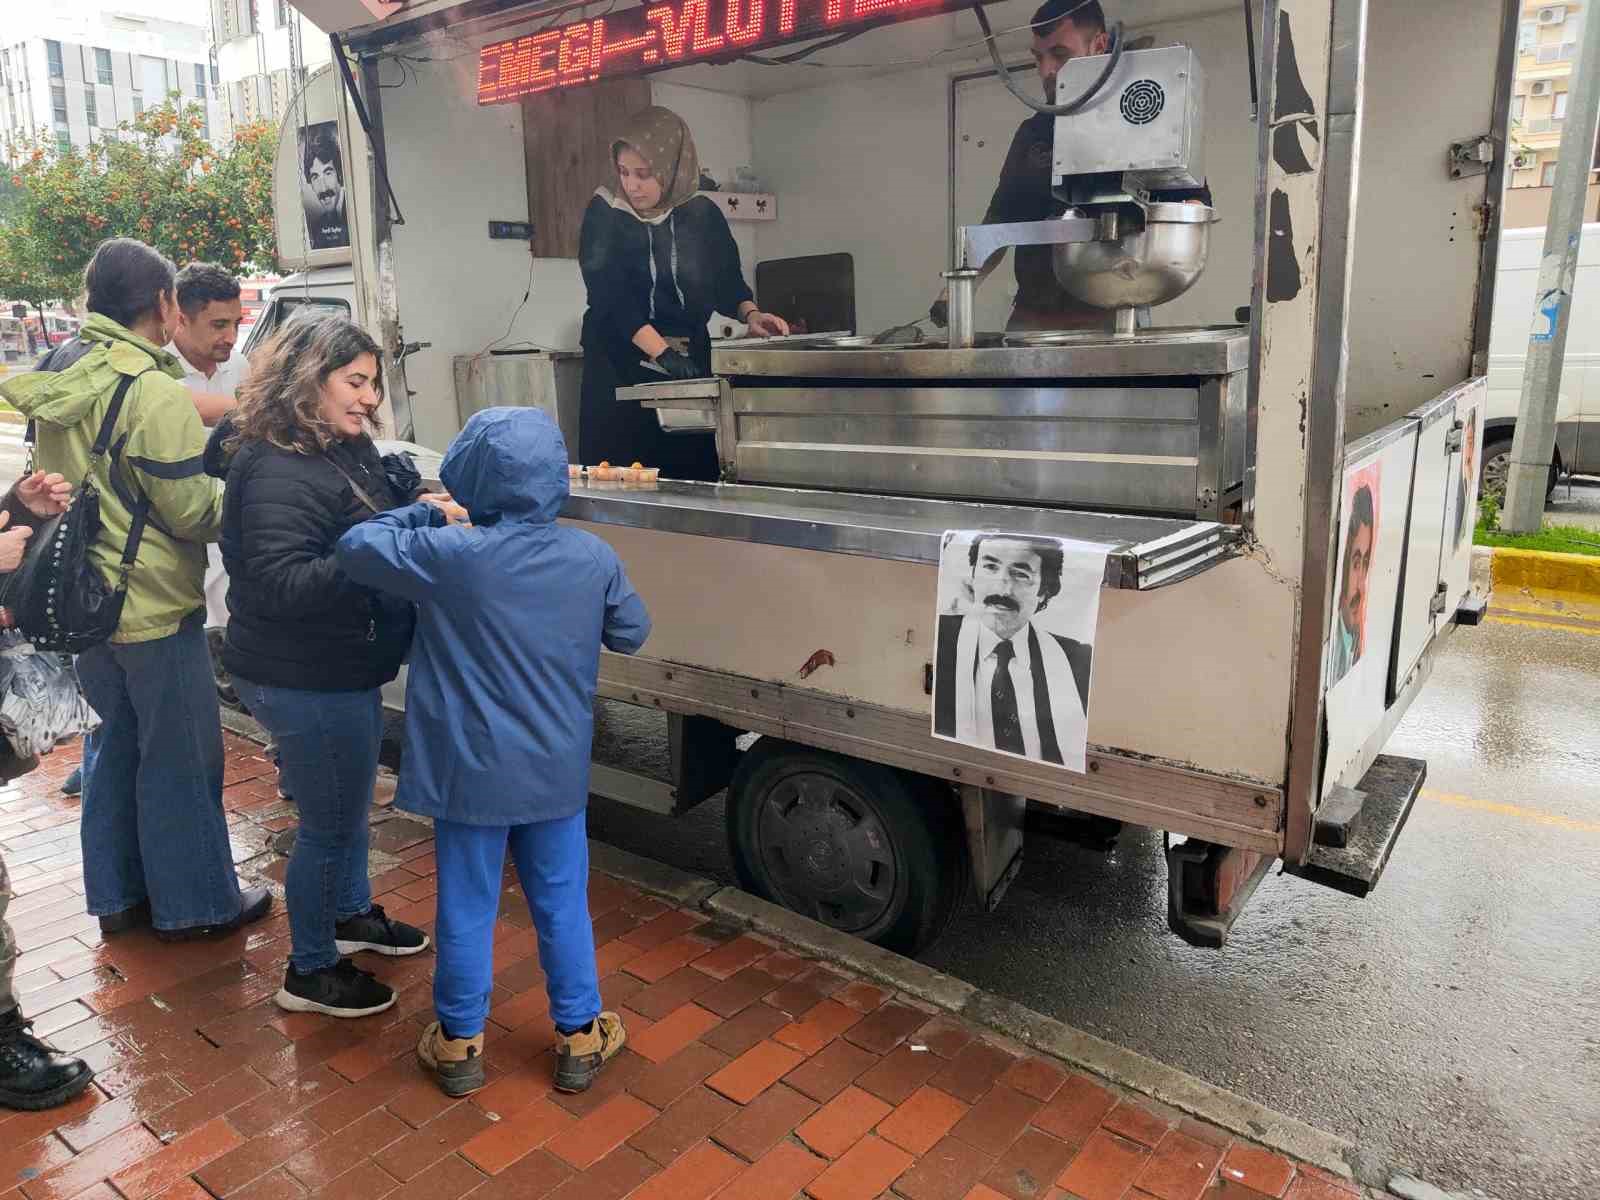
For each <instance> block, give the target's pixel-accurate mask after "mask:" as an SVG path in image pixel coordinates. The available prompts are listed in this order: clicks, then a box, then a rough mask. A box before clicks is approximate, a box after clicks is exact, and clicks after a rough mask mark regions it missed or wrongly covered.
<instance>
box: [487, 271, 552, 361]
mask: <svg viewBox="0 0 1600 1200" xmlns="http://www.w3.org/2000/svg"><path fill="white" fill-rule="evenodd" d="M537 262H538V260H537V259H535V258H534V257H533V251H532V249H531V248H530V249H529V251H528V287H527V290H526V291H524V292H523V293H522V303H521V304H518V305H517V307H516V309H515V311H513V312H512V314H511V320H509V321H507V322H506V331H505V332H504V333H502V334H501V335H500V336H499V337H497V338H495V340H494V341H492V342H490V343H489V344H488V345H487V346H485V347H484V348H483V349H482V350H479V351H478V352H477V353H476V354H474V355H473V356H472V361H473V362H477V361H478V360H479V359H480V358H483V357H484V356H485V355H487V354H488V353H489V351H491V350H493V349H494V348H495V347H496V346H498V345H499V344H500V343H501V342H503V341H505V340H506V339H507V338H508V337H510V336H511V331H512V330H513V329H514V328H516V324H517V318H518V317H520V316H521V315H522V310H523V309H524V308H526V307H527V306H528V297H530V296H532V295H533V268H534V266H535V264H536V263H537Z"/></svg>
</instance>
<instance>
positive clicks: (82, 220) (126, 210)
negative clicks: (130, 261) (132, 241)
mask: <svg viewBox="0 0 1600 1200" xmlns="http://www.w3.org/2000/svg"><path fill="white" fill-rule="evenodd" d="M275 149H276V137H275V134H274V131H273V130H272V128H271V127H270V126H268V125H267V124H266V123H264V122H257V123H254V124H249V125H243V126H239V127H237V128H235V129H234V132H233V138H232V140H231V141H230V142H229V143H228V144H226V145H221V146H219V145H217V144H214V143H213V142H211V141H210V140H208V139H207V138H206V137H205V120H204V116H203V113H202V110H201V109H200V107H199V105H197V104H194V103H189V104H182V103H181V100H180V97H178V96H177V95H174V96H172V97H171V98H170V99H168V100H167V102H166V103H164V104H161V105H159V106H157V107H153V108H149V109H146V110H145V111H144V112H143V113H141V114H140V115H139V116H137V117H135V118H134V119H133V120H132V121H127V122H124V123H123V124H122V125H120V126H118V128H117V131H116V133H115V134H112V135H108V136H106V137H105V138H103V139H102V140H100V141H97V142H95V143H93V144H92V145H90V146H89V147H87V148H84V149H80V148H77V147H72V148H69V149H67V150H65V151H62V150H61V149H59V148H58V147H57V146H56V145H55V143H54V142H53V141H51V140H49V139H45V138H38V139H34V140H30V141H27V142H24V143H21V144H17V143H12V144H10V145H7V146H6V147H4V151H5V155H4V156H5V158H6V159H7V160H8V164H9V166H8V167H7V166H5V165H0V169H8V170H9V182H10V183H11V184H12V185H13V189H14V191H13V196H12V200H13V202H12V204H11V205H10V209H9V212H8V213H7V214H6V215H4V216H0V297H4V298H6V299H14V300H25V301H33V302H35V303H38V302H39V301H40V300H65V299H71V298H72V297H73V296H75V295H76V293H77V291H78V283H77V281H78V280H79V279H80V278H81V276H82V274H83V268H84V267H85V266H86V265H87V264H88V261H89V257H90V256H91V255H92V254H93V253H94V249H95V247H96V246H98V245H99V244H100V243H101V242H103V241H104V240H105V239H106V238H111V237H132V238H138V239H139V240H140V241H142V242H147V243H149V244H150V245H152V246H154V247H155V248H156V249H158V250H160V251H161V253H163V254H165V255H166V256H167V257H168V258H171V259H172V260H173V261H174V262H176V263H178V264H179V265H180V266H181V265H182V264H184V263H188V262H194V261H204V262H215V263H220V264H221V265H223V266H225V267H229V268H232V269H234V270H243V269H244V268H246V267H247V266H254V267H261V268H270V267H271V266H272V265H273V263H274V261H275V259H276V256H277V249H276V239H275V237H274V233H273V227H272V161H273V155H274V152H275Z"/></svg>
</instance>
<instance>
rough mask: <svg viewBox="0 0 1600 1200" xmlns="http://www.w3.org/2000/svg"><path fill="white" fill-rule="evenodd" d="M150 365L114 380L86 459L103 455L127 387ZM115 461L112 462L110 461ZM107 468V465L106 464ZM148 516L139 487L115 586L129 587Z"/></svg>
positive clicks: (147, 505)
mask: <svg viewBox="0 0 1600 1200" xmlns="http://www.w3.org/2000/svg"><path fill="white" fill-rule="evenodd" d="M151 369H152V368H149V367H146V368H145V370H144V371H140V372H139V374H138V375H124V376H123V377H122V382H120V383H119V384H117V390H116V391H115V392H113V393H111V403H110V405H108V406H107V408H106V416H105V420H103V421H101V422H100V433H99V434H98V436H96V437H95V439H94V445H93V446H91V447H90V448H89V461H90V462H91V463H93V462H94V461H95V459H97V458H103V457H104V456H105V453H106V451H107V450H108V449H109V448H110V446H111V439H112V438H113V437H115V436H116V432H117V418H118V417H120V416H121V415H122V405H123V401H125V400H126V399H127V398H128V390H129V389H130V388H132V387H133V385H134V384H135V383H136V382H138V380H139V379H140V378H141V377H142V376H143V375H144V374H145V373H146V372H147V371H149V370H151ZM113 465H114V464H113ZM108 470H109V468H108ZM149 519H150V497H149V496H146V495H145V494H144V492H143V490H142V489H141V490H140V491H139V495H138V499H136V500H135V501H134V502H133V505H132V507H131V508H130V509H129V521H128V542H127V544H126V545H125V546H123V548H122V562H121V564H120V566H119V568H118V578H117V590H118V591H119V592H125V591H127V590H128V575H129V573H130V572H132V570H133V566H134V563H135V561H137V559H138V557H139V543H140V542H141V541H142V540H143V539H144V527H145V524H146V523H147V522H148V521H149Z"/></svg>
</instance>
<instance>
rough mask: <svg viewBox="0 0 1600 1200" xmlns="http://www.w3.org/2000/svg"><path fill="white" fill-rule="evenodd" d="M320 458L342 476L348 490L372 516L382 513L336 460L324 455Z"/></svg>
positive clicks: (353, 477)
mask: <svg viewBox="0 0 1600 1200" xmlns="http://www.w3.org/2000/svg"><path fill="white" fill-rule="evenodd" d="M322 457H323V458H325V459H327V460H328V464H329V465H330V466H332V467H333V469H334V470H335V471H337V472H339V474H341V475H343V476H344V481H345V482H346V483H348V484H349V485H350V490H351V491H352V492H354V493H355V494H356V499H357V500H360V501H361V503H363V504H365V505H366V506H367V507H368V508H370V509H371V510H372V511H373V513H374V514H377V513H381V512H383V511H384V510H383V509H381V508H379V507H378V505H377V503H376V502H375V501H374V500H373V499H372V497H371V496H369V495H367V493H366V491H365V489H363V488H362V486H361V485H360V484H359V483H357V482H356V479H355V476H354V475H352V474H350V472H349V471H346V470H345V469H344V468H343V467H342V466H340V465H339V462H338V460H336V459H335V458H334V457H333V455H332V454H324V455H323V456H322Z"/></svg>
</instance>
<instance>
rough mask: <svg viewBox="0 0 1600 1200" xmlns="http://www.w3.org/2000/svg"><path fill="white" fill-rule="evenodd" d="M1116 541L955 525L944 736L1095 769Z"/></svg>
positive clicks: (941, 676) (948, 554) (945, 547)
mask: <svg viewBox="0 0 1600 1200" xmlns="http://www.w3.org/2000/svg"><path fill="white" fill-rule="evenodd" d="M1106 553H1107V551H1106V548H1105V547H1104V546H1096V545H1090V544H1087V543H1083V542H1074V541H1069V540H1068V539H1065V538H1054V537H1042V536H1039V535H1034V534H1012V533H997V532H993V531H983V530H965V531H963V530H952V531H950V532H948V533H946V534H945V535H944V538H943V540H942V542H941V550H940V559H939V592H938V631H937V634H936V638H935V642H936V647H935V663H934V684H933V690H934V705H933V733H934V736H935V737H939V738H944V739H946V740H948V741H954V742H959V743H961V744H962V745H967V746H973V747H975V748H978V749H982V750H995V751H998V752H999V753H1002V754H1010V755H1014V756H1016V757H1018V758H1026V759H1031V760H1033V761H1035V762H1045V763H1053V764H1055V765H1058V766H1062V767H1066V768H1067V769H1068V770H1071V771H1078V772H1082V771H1083V770H1085V767H1086V759H1087V753H1088V740H1089V694H1090V689H1089V685H1090V678H1091V675H1092V673H1093V665H1094V641H1095V630H1096V626H1097V623H1098V621H1099V616H1100V587H1101V583H1102V581H1103V580H1104V579H1105V569H1106Z"/></svg>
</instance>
